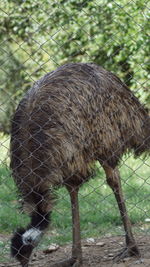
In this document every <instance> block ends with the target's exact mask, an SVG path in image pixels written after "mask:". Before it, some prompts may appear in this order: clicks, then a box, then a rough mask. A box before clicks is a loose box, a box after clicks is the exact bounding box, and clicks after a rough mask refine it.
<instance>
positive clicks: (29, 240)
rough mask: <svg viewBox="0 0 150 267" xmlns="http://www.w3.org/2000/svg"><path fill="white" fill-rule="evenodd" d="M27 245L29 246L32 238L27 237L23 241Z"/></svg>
mask: <svg viewBox="0 0 150 267" xmlns="http://www.w3.org/2000/svg"><path fill="white" fill-rule="evenodd" d="M25 241H26V243H27V244H31V243H32V238H31V237H30V236H29V237H27V238H26V239H25Z"/></svg>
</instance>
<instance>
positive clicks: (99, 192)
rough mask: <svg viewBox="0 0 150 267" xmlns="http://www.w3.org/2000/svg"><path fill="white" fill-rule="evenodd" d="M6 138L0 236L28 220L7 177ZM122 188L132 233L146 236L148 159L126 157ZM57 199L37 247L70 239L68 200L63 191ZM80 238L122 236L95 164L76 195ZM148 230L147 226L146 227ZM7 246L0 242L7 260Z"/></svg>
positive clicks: (2, 141) (4, 142) (0, 155)
mask: <svg viewBox="0 0 150 267" xmlns="http://www.w3.org/2000/svg"><path fill="white" fill-rule="evenodd" d="M8 146H9V138H8V137H2V136H1V138H0V147H1V149H0V162H1V163H2V164H1V167H0V207H1V208H0V232H1V235H2V236H5V235H6V236H7V235H10V234H11V233H12V231H14V230H15V229H16V228H17V227H18V226H25V225H27V224H28V221H29V218H28V216H27V215H25V214H23V213H22V212H21V210H19V205H18V202H17V194H16V187H15V185H14V182H13V179H12V178H11V175H10V171H9V168H8V167H7V166H8V164H9V157H8ZM120 172H121V178H122V186H123V191H124V195H125V199H126V204H127V208H128V213H129V216H130V218H131V222H132V224H133V225H134V226H135V227H134V231H136V232H138V233H139V232H140V233H141V232H143V231H144V232H145V231H146V233H148V232H149V233H150V230H148V227H149V225H147V223H145V219H146V218H150V205H149V203H150V193H149V188H150V160H149V159H147V160H144V159H142V158H138V159H136V160H135V159H134V158H133V157H132V156H128V157H127V156H126V157H124V158H123V161H122V163H121V166H120ZM57 196H58V200H57V203H56V205H55V207H54V209H53V213H52V223H51V226H50V229H49V233H48V234H47V235H46V236H45V237H44V239H43V242H41V245H40V248H43V247H45V246H46V245H48V244H50V243H59V244H64V243H66V242H69V241H70V240H71V210H70V199H69V196H68V193H67V191H66V189H65V188H60V189H59V190H58V191H57ZM79 202H80V217H81V231H82V237H83V238H85V237H100V236H102V235H106V234H107V235H108V234H110V235H117V234H124V231H123V228H122V222H121V218H120V215H119V211H118V207H117V204H116V201H115V198H114V195H113V193H112V191H111V189H110V188H109V187H108V186H107V184H106V181H105V175H104V172H103V170H102V168H100V166H99V165H98V163H97V173H96V176H95V177H94V179H91V180H90V181H89V182H87V183H86V184H84V185H83V186H82V187H81V189H80V192H79ZM149 229H150V227H149ZM8 247H9V243H8V241H7V239H4V238H1V239H0V251H1V252H0V259H1V260H6V259H4V255H6V258H7V256H8V255H7V253H6V252H7V251H8Z"/></svg>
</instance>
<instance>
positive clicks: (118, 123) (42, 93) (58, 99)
mask: <svg viewBox="0 0 150 267" xmlns="http://www.w3.org/2000/svg"><path fill="white" fill-rule="evenodd" d="M10 150H11V163H10V167H11V169H12V175H13V177H14V181H15V183H16V185H17V187H18V189H19V193H20V194H21V196H22V198H23V203H24V209H25V211H27V212H28V214H29V216H30V218H31V222H30V223H29V225H28V226H27V228H26V229H23V228H21V229H18V230H17V231H16V232H15V233H14V236H13V237H12V239H11V253H12V256H13V257H15V258H17V259H18V261H19V262H20V263H21V266H23V267H27V266H29V260H30V256H31V254H32V251H33V249H34V248H35V247H36V246H37V244H38V243H39V241H40V239H41V237H42V236H43V234H44V232H45V231H46V229H47V228H48V225H49V222H50V216H51V212H52V208H53V202H54V192H53V189H54V188H55V186H66V188H67V190H68V192H69V194H70V199H71V206H72V223H73V247H72V257H71V259H68V260H66V261H64V262H60V266H73V265H74V266H79V265H80V264H82V249H81V237H80V221H79V206H78V191H79V188H80V186H81V185H82V184H83V183H84V182H86V181H87V180H88V179H89V178H90V176H91V172H92V168H91V166H92V164H93V163H94V162H95V161H99V162H100V164H101V166H102V168H103V169H104V171H105V174H106V180H107V183H108V185H109V186H110V187H111V188H112V190H113V192H114V194H115V198H116V200H117V203H118V207H119V210H120V215H121V218H122V222H123V225H124V229H125V239H126V248H125V249H124V251H122V252H121V254H120V255H119V257H120V258H123V257H125V256H127V255H129V256H134V255H135V256H140V252H139V249H138V246H137V244H136V241H135V239H134V237H133V234H132V230H131V222H130V220H129V217H128V214H127V210H126V206H125V202H124V198H123V193H122V189H121V181H120V174H119V170H118V164H119V162H120V160H121V158H122V155H123V154H125V153H127V152H129V151H133V152H134V154H135V156H139V155H141V154H142V153H143V152H149V150H150V117H149V114H148V110H147V109H146V108H145V107H144V106H143V105H141V104H140V102H139V100H138V99H137V98H136V97H135V96H134V94H133V93H132V92H131V91H130V90H129V89H128V87H127V86H126V85H125V84H124V83H123V82H122V81H121V80H120V79H119V78H118V77H117V76H115V75H114V74H113V73H111V72H109V71H107V70H105V69H103V68H102V67H100V66H98V65H96V64H93V63H70V64H66V65H63V66H61V67H59V68H58V69H56V70H55V71H52V72H50V73H48V74H46V75H45V76H44V77H43V78H41V79H40V80H39V81H37V82H36V83H35V84H34V85H33V87H32V88H31V89H30V90H29V91H28V92H27V94H26V95H25V96H24V97H23V99H22V101H21V102H20V104H19V105H18V108H17V110H16V112H15V114H14V117H13V120H12V129H11V148H10ZM57 266H59V265H57Z"/></svg>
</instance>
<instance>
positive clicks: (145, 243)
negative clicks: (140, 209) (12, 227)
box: [0, 235, 150, 267]
mask: <svg viewBox="0 0 150 267" xmlns="http://www.w3.org/2000/svg"><path fill="white" fill-rule="evenodd" d="M136 240H137V241H138V242H137V243H138V246H139V249H140V252H141V258H140V259H138V258H135V257H128V258H125V259H124V260H122V261H121V262H119V263H115V262H114V260H113V257H114V256H115V255H116V254H117V253H118V252H120V251H121V250H122V249H123V248H124V240H123V237H119V236H116V237H107V238H101V239H93V238H91V239H87V240H83V241H82V250H83V265H82V267H89V266H91V267H129V266H130V267H145V266H147V267H150V236H148V235H147V236H138V237H136ZM70 256H71V244H69V245H65V246H62V247H59V248H58V249H57V250H56V251H53V252H51V253H48V251H47V253H46V251H45V252H44V251H37V252H35V253H34V254H33V257H32V260H31V263H30V265H29V266H31V267H52V266H53V265H54V264H55V263H57V262H59V261H62V260H64V259H67V258H69V257H70ZM4 266H5V267H6V266H7V267H19V266H20V265H19V264H18V263H17V262H16V261H15V260H12V261H11V263H10V261H9V262H6V263H3V264H0V267H4ZM68 267H69V266H68Z"/></svg>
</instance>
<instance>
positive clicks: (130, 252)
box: [113, 245, 141, 263]
mask: <svg viewBox="0 0 150 267" xmlns="http://www.w3.org/2000/svg"><path fill="white" fill-rule="evenodd" d="M127 257H138V258H140V257H141V255H140V251H139V249H138V247H137V246H136V245H134V246H132V247H131V246H129V247H126V248H124V249H123V250H122V251H121V252H120V253H119V254H117V255H116V256H115V257H114V258H113V260H114V262H116V263H117V262H119V261H121V260H123V259H124V258H127Z"/></svg>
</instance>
